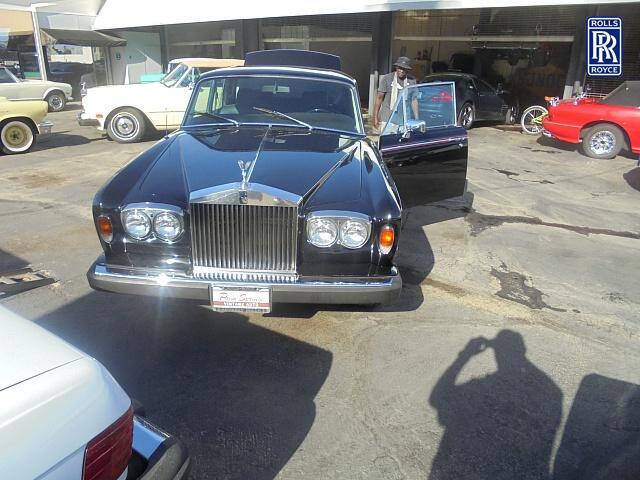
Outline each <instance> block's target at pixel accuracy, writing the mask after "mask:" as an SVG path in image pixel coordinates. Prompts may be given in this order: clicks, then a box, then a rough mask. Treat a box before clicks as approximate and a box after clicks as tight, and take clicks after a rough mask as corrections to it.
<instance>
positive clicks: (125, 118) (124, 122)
mask: <svg viewBox="0 0 640 480" xmlns="http://www.w3.org/2000/svg"><path fill="white" fill-rule="evenodd" d="M111 130H112V131H113V134H114V135H115V136H116V137H118V138H121V139H123V140H128V139H130V138H133V137H135V136H136V135H137V134H138V131H139V130H140V125H139V124H138V120H137V119H136V117H135V116H133V115H132V114H130V113H129V112H120V113H116V114H115V115H114V116H113V118H112V119H111Z"/></svg>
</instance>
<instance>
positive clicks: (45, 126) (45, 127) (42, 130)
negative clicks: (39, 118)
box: [38, 120, 53, 135]
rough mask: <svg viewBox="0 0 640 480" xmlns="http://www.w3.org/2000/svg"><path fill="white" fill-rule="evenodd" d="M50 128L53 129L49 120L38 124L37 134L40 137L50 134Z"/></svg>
mask: <svg viewBox="0 0 640 480" xmlns="http://www.w3.org/2000/svg"><path fill="white" fill-rule="evenodd" d="M51 128H53V123H51V122H50V121H49V120H45V121H44V122H42V123H39V124H38V133H39V134H40V135H45V134H47V133H51Z"/></svg>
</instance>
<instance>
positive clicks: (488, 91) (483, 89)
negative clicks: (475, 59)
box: [476, 78, 496, 95]
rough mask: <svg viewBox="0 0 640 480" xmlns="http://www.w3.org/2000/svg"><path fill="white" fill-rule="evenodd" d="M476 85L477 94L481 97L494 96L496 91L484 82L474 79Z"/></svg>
mask: <svg viewBox="0 0 640 480" xmlns="http://www.w3.org/2000/svg"><path fill="white" fill-rule="evenodd" d="M476 85H477V86H478V92H479V93H481V94H483V95H495V94H496V91H495V90H494V89H493V87H492V86H491V85H489V84H488V83H487V82H485V81H484V80H480V79H479V78H478V79H476Z"/></svg>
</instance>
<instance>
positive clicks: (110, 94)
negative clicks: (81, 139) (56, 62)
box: [78, 58, 244, 143]
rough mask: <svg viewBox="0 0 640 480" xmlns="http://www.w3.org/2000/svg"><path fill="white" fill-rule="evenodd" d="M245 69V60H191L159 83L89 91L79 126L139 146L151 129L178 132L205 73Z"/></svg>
mask: <svg viewBox="0 0 640 480" xmlns="http://www.w3.org/2000/svg"><path fill="white" fill-rule="evenodd" d="M242 65H244V60H234V59H215V58H190V59H185V60H184V61H182V62H180V63H179V64H178V65H177V66H176V67H175V68H174V69H173V70H171V71H170V72H169V73H167V74H166V75H165V76H164V78H163V79H162V80H160V81H159V82H152V83H132V84H128V85H109V86H103V87H95V88H89V89H87V93H86V94H85V95H84V96H83V97H82V111H81V112H80V113H79V114H78V124H80V125H82V126H95V127H98V130H101V131H104V130H106V131H107V135H109V137H110V138H111V139H112V140H115V141H116V142H119V143H133V142H139V141H140V140H142V139H143V138H144V135H145V133H146V131H148V129H149V127H151V128H155V129H156V130H159V131H165V130H166V131H172V130H175V129H177V128H178V127H179V126H180V124H181V123H182V117H183V116H184V111H185V110H186V109H187V103H189V98H190V97H191V90H192V88H193V85H194V84H195V82H196V81H197V80H198V78H199V77H200V75H201V74H202V73H204V72H208V71H210V70H215V69H218V68H223V67H237V66H242Z"/></svg>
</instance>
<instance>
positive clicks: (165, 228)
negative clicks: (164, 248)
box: [153, 212, 182, 242]
mask: <svg viewBox="0 0 640 480" xmlns="http://www.w3.org/2000/svg"><path fill="white" fill-rule="evenodd" d="M153 231H154V232H155V233H156V235H157V236H158V238H160V239H162V240H166V241H168V242H173V241H174V240H175V239H176V238H178V237H179V236H180V235H181V234H182V222H181V221H180V217H178V215H176V214H175V213H171V212H162V213H159V214H158V215H156V216H155V218H154V219H153Z"/></svg>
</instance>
